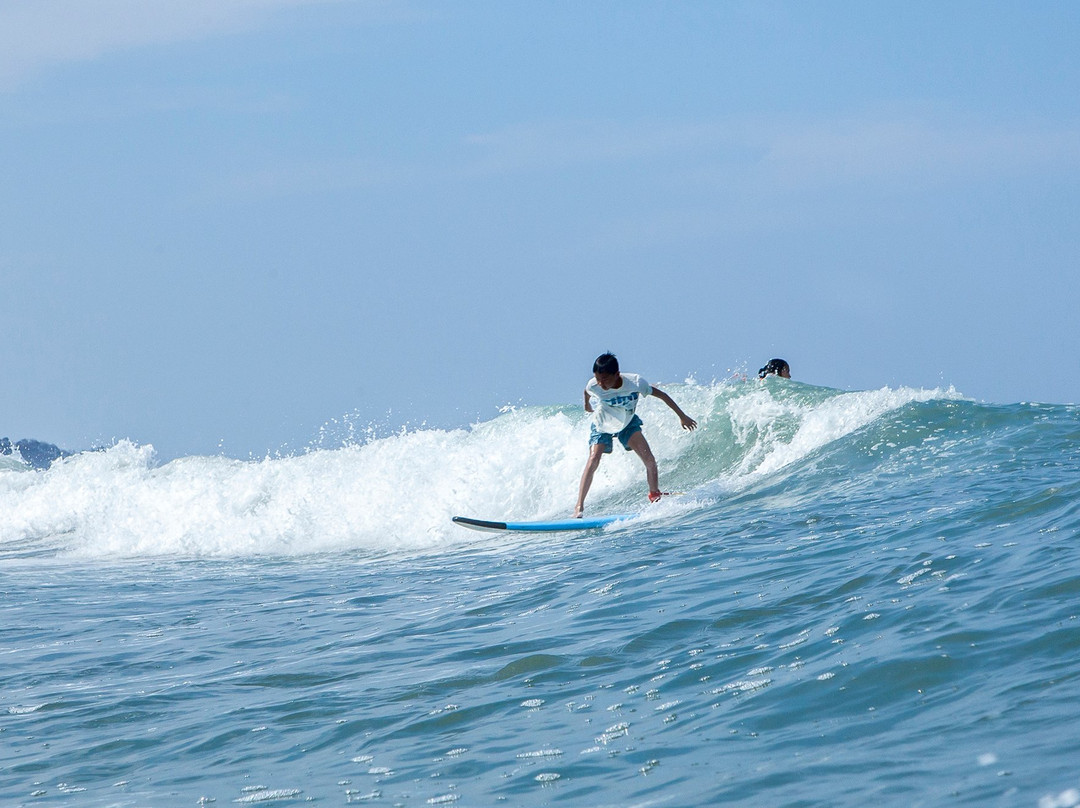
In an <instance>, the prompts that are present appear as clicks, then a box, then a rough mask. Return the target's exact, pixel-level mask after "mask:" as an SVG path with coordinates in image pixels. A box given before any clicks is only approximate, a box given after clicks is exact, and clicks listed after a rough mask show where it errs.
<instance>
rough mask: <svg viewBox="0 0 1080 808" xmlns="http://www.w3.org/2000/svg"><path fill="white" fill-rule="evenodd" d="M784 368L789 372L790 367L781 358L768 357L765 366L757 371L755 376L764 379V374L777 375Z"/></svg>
mask: <svg viewBox="0 0 1080 808" xmlns="http://www.w3.org/2000/svg"><path fill="white" fill-rule="evenodd" d="M785 370H786V371H787V372H788V373H791V368H790V367H789V366H788V363H787V362H785V361H784V360H783V359H770V360H769V361H768V363H767V364H766V365H765V367H763V368H762V369H761V370H759V371H758V372H757V377H758V378H759V379H764V378H765V377H766V376H779V375H780V373H781V372H782V371H785Z"/></svg>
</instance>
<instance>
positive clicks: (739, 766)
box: [0, 379, 1080, 808]
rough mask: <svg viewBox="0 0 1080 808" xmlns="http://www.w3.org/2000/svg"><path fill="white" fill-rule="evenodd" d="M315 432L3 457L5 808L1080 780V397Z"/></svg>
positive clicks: (840, 794) (554, 413) (455, 801)
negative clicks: (579, 498) (221, 446)
mask: <svg viewBox="0 0 1080 808" xmlns="http://www.w3.org/2000/svg"><path fill="white" fill-rule="evenodd" d="M665 387H666V388H667V389H669V390H670V392H672V393H673V395H674V397H675V398H676V400H678V401H679V402H680V404H681V405H682V406H683V408H684V409H685V410H686V411H687V412H689V413H690V414H691V415H693V416H694V417H695V418H697V420H698V421H699V423H700V425H701V426H700V429H698V430H697V431H696V432H694V433H687V432H683V431H681V430H680V429H679V428H678V423H677V420H676V419H675V418H674V417H673V416H672V415H671V413H670V412H669V411H667V410H666V409H665V408H664V407H663V406H662V405H658V404H657V403H656V402H654V401H651V400H649V399H646V400H645V402H643V404H642V405H641V407H640V408H639V412H640V413H641V415H642V417H643V419H644V420H645V422H646V427H645V432H646V435H647V436H648V438H649V440H650V443H651V444H652V446H653V449H654V451H655V453H656V455H657V457H658V460H659V463H660V468H661V481H662V486H663V487H664V488H665V489H670V490H677V491H680V492H684V493H683V495H682V496H679V497H672V498H669V499H666V500H664V501H663V502H662V503H660V504H658V505H655V506H649V505H647V503H646V502H645V486H644V474H643V472H642V469H641V466H640V463H639V462H638V461H637V459H636V458H635V457H634V456H632V455H631V454H628V453H623V452H621V451H618V452H616V453H614V454H613V455H611V456H609V457H608V458H606V459H605V460H604V462H603V464H602V465H601V468H600V471H599V472H598V474H597V479H596V483H595V485H594V488H593V493H592V495H591V497H590V500H589V510H590V512H593V513H600V512H605V511H625V510H627V509H632V510H638V509H640V510H642V511H643V514H642V516H641V517H640V518H638V519H635V520H632V521H630V522H627V523H625V524H621V525H619V526H616V527H615V528H612V529H606V530H597V531H589V532H584V533H576V534H558V535H537V536H531V535H524V536H518V537H506V536H499V535H489V534H481V533H475V532H472V531H468V530H464V529H462V528H460V527H458V526H455V525H453V524H452V523H451V522H450V517H451V516H453V515H456V514H461V515H468V516H475V517H479V518H489V519H515V520H526V519H538V518H552V517H556V516H562V515H566V514H567V513H568V511H569V510H570V508H571V507H572V505H573V500H574V497H575V494H576V487H577V479H578V476H579V474H580V472H581V467H582V465H583V463H584V459H585V454H586V448H585V444H586V441H587V434H588V426H587V423H586V421H585V416H584V414H583V413H582V412H581V410H580V407H577V408H574V407H526V408H521V409H518V410H514V411H510V412H506V413H504V414H502V415H500V416H499V417H497V418H495V419H493V420H491V421H488V422H484V423H478V424H474V425H472V426H470V427H468V428H462V429H459V430H434V429H417V430H411V431H402V432H400V433H397V434H393V435H389V436H383V437H374V436H372V437H370V438H368V439H365V440H362V441H358V442H355V443H352V444H350V445H345V446H342V447H340V448H334V449H330V448H327V449H320V450H316V451H310V452H307V453H304V454H300V455H296V456H289V457H273V458H267V459H264V460H261V461H237V460H231V459H228V458H223V457H186V458H182V459H178V460H174V461H171V462H167V463H158V462H156V461H155V460H154V456H153V450H152V449H151V448H150V447H147V446H137V445H133V444H130V443H119V444H117V445H116V446H114V447H112V448H110V449H108V450H106V451H101V452H93V453H85V454H80V455H75V456H72V457H67V458H63V459H60V460H58V461H57V462H56V463H54V464H53V465H52V466H51V467H50V468H49V469H48V470H45V471H35V470H32V469H29V468H28V467H26V466H25V465H23V464H21V463H19V462H18V460H17V458H0V596H2V598H3V610H2V615H3V617H2V623H0V804H3V805H16V806H197V805H209V804H215V803H216V804H219V805H233V804H241V805H243V804H256V805H261V804H267V805H286V806H287V805H301V804H319V805H349V804H357V805H371V806H429V805H458V806H492V805H514V806H518V805H521V806H541V805H588V806H714V805H754V806H756V805H763V806H764V805H768V806H826V805H827V806H865V805H872V804H881V805H900V806H938V805H950V806H952V805H963V806H1038V807H1039V808H1058V806H1072V805H1080V731H1078V729H1077V728H1078V727H1080V619H1078V615H1080V541H1078V540H1080V474H1078V472H1080V409H1078V408H1076V407H1072V406H1058V405H1040V404H1013V405H989V404H981V403H976V402H973V401H970V400H967V399H965V398H964V397H962V396H961V395H960V394H958V393H957V392H956V391H954V390H915V389H883V390H877V391H865V392H841V391H837V390H831V389H825V388H820V387H813V386H809V385H805V384H800V383H798V382H786V381H784V380H779V379H771V380H769V381H768V382H766V383H763V384H762V383H757V382H756V381H755V382H749V383H732V382H724V383H716V384H711V385H702V384H695V383H689V382H688V383H687V384H685V385H681V386H680V385H671V386H665Z"/></svg>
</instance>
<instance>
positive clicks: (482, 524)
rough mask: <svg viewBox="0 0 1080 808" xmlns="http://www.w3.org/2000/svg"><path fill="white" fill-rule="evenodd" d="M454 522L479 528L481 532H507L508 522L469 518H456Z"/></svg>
mask: <svg viewBox="0 0 1080 808" xmlns="http://www.w3.org/2000/svg"><path fill="white" fill-rule="evenodd" d="M454 521H455V522H457V523H458V524H459V525H467V526H469V527H478V528H480V529H481V530H506V522H486V521H484V520H483V519H470V518H469V517H467V516H455V517H454Z"/></svg>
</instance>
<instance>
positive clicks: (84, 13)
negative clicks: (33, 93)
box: [0, 0, 340, 89]
mask: <svg viewBox="0 0 1080 808" xmlns="http://www.w3.org/2000/svg"><path fill="white" fill-rule="evenodd" d="M339 1H340V0H183V2H169V1H167V0H157V1H155V0H94V2H87V1H86V0H33V1H32V2H26V1H25V0H0V89H3V88H6V89H11V88H13V87H15V86H17V85H18V84H19V83H20V82H22V81H25V80H26V79H27V78H28V77H30V76H32V75H34V74H36V73H38V72H39V71H41V70H43V69H46V68H48V67H50V66H53V65H57V64H62V63H66V62H83V61H89V60H93V59H97V58H99V57H101V56H104V55H106V54H109V53H112V52H115V51H121V50H126V49H130V48H139V47H145V46H153V45H161V44H166V43H171V42H181V41H187V40H197V39H204V38H207V37H210V36H217V35H220V34H227V33H235V32H237V31H243V30H247V29H249V28H251V27H254V26H258V25H260V24H262V23H263V22H264V21H265V20H267V19H269V18H270V17H271V16H272V15H273V14H274V13H275V12H277V11H279V10H281V9H286V8H292V7H297V6H305V5H314V4H317V3H327V2H339Z"/></svg>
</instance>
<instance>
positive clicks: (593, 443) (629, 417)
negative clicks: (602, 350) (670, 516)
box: [574, 353, 697, 518]
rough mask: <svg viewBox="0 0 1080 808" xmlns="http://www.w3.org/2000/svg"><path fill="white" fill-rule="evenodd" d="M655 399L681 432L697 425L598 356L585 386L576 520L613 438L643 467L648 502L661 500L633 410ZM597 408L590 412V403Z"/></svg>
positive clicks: (608, 355) (641, 382) (607, 357)
mask: <svg viewBox="0 0 1080 808" xmlns="http://www.w3.org/2000/svg"><path fill="white" fill-rule="evenodd" d="M650 395H651V396H656V397H657V398H658V399H660V400H661V401H663V402H664V403H665V404H667V405H668V406H669V407H671V409H672V411H673V412H674V413H675V414H676V415H678V416H679V421H680V423H681V424H682V428H683V429H691V430H692V429H695V428H696V427H697V421H695V420H694V419H693V418H691V417H690V416H688V415H687V414H686V413H684V412H683V411H682V410H681V409H679V405H678V404H676V403H675V402H674V400H672V398H671V396H669V395H668V394H667V393H665V392H664V391H663V390H661V389H660V388H659V387H653V386H652V385H650V384H649V383H648V382H647V381H645V380H644V379H643V378H641V377H640V376H639V375H637V374H636V373H620V372H619V360H618V359H616V358H615V355H614V354H611V353H606V354H601V355H600V356H598V357H597V358H596V361H595V362H594V363H593V378H591V379H589V381H588V382H587V383H586V385H585V412H591V413H592V416H593V417H592V425H591V427H590V430H589V459H588V461H587V462H586V463H585V470H584V471H583V472H582V473H581V485H580V486H579V488H578V499H577V505H576V506H575V507H574V516H575V517H577V518H580V517H581V516H582V515H583V514H584V513H585V497H586V496H587V495H588V493H589V488H590V487H591V486H592V481H593V475H594V474H595V473H596V470H597V469H598V468H599V467H600V460H601V459H602V458H603V456H604V455H605V454H609V453H610V452H611V449H612V447H613V446H614V444H615V438H618V439H619V442H620V443H621V444H622V445H623V448H624V449H626V451H628V452H629V451H631V450H632V451H633V452H634V453H635V454H637V456H638V457H640V458H641V462H642V463H644V464H645V478H646V480H647V481H648V483H649V502H656V501H658V500H659V499H660V497H662V496H663V494H662V493H661V492H660V480H659V472H658V471H657V469H656V458H655V457H653V453H652V449H650V448H649V443H648V441H646V440H645V435H643V434H642V432H641V419H640V418H638V416H637V414H636V413H635V410H636V409H637V403H638V400H639V399H640V398H641V397H642V396H650ZM593 398H596V399H597V400H598V402H599V405H598V406H597V408H596V409H595V410H593V406H592V399H593Z"/></svg>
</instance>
